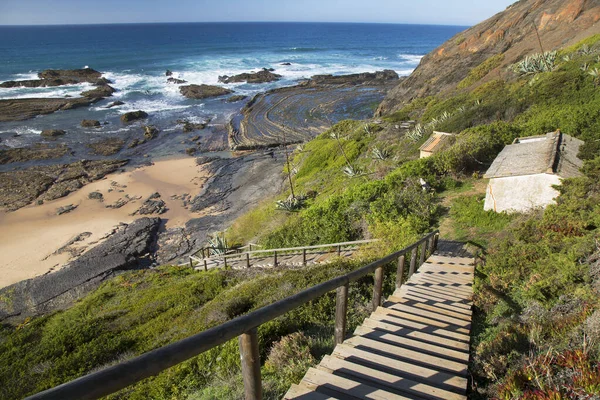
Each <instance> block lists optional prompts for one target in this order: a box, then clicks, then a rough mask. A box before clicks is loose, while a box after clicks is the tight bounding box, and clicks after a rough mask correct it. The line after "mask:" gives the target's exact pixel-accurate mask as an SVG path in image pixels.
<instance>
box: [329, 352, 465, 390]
mask: <svg viewBox="0 0 600 400" xmlns="http://www.w3.org/2000/svg"><path fill="white" fill-rule="evenodd" d="M317 368H318V369H321V370H325V371H328V372H331V373H333V374H339V375H342V376H345V377H347V378H350V379H352V378H354V379H357V380H360V381H361V382H364V383H366V384H367V385H372V386H378V387H383V388H386V389H387V388H389V389H391V390H395V391H399V392H404V393H406V394H407V395H416V396H419V398H423V399H430V400H440V399H446V400H462V399H465V398H466V397H465V396H464V395H460V394H457V393H453V392H451V391H448V390H444V389H440V388H438V387H435V386H432V385H427V384H424V383H419V382H415V381H412V380H410V379H406V378H403V377H399V376H396V375H393V374H390V373H387V372H384V371H379V370H377V369H374V368H369V367H366V366H364V365H360V364H355V363H352V362H350V361H348V360H345V359H342V358H338V357H332V356H325V358H323V360H322V361H321V364H319V366H318V367H317Z"/></svg>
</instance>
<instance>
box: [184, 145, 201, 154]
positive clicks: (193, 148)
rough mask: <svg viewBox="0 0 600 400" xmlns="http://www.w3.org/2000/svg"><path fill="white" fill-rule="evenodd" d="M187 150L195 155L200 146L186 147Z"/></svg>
mask: <svg viewBox="0 0 600 400" xmlns="http://www.w3.org/2000/svg"><path fill="white" fill-rule="evenodd" d="M185 152H186V154H187V155H188V156H193V155H194V154H196V153H197V152H198V148H196V147H188V148H187V149H185Z"/></svg>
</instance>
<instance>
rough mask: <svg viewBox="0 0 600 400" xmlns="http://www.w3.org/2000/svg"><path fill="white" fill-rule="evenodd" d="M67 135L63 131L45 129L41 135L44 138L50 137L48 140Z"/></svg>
mask: <svg viewBox="0 0 600 400" xmlns="http://www.w3.org/2000/svg"><path fill="white" fill-rule="evenodd" d="M65 133H66V132H65V131H63V130H62V129H45V130H43V131H42V133H41V135H42V136H44V137H48V138H54V137H57V136H62V135H64V134H65Z"/></svg>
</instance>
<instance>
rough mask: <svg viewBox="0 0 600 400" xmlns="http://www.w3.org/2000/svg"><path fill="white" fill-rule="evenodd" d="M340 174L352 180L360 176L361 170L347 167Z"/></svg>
mask: <svg viewBox="0 0 600 400" xmlns="http://www.w3.org/2000/svg"><path fill="white" fill-rule="evenodd" d="M342 172H343V173H344V174H345V175H346V176H349V177H350V178H354V177H357V176H359V175H362V170H361V169H359V168H356V167H354V166H352V165H347V166H345V167H344V168H343V169H342Z"/></svg>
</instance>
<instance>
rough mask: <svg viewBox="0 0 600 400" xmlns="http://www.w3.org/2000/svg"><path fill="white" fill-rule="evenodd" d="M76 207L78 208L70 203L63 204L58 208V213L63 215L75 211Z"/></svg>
mask: <svg viewBox="0 0 600 400" xmlns="http://www.w3.org/2000/svg"><path fill="white" fill-rule="evenodd" d="M76 208H77V206H76V205H73V204H68V205H66V206H63V207H58V208H57V209H56V215H63V214H66V213H70V212H71V211H73V210H74V209H76Z"/></svg>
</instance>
